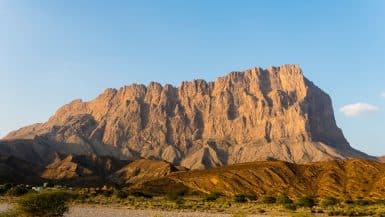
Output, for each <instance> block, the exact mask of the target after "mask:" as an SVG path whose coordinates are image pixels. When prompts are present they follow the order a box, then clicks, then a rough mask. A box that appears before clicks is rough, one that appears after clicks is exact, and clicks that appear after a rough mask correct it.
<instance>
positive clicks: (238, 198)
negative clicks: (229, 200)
mask: <svg viewBox="0 0 385 217" xmlns="http://www.w3.org/2000/svg"><path fill="white" fill-rule="evenodd" d="M234 201H235V202H236V203H246V202H247V199H246V196H245V195H243V194H238V195H235V196H234Z"/></svg>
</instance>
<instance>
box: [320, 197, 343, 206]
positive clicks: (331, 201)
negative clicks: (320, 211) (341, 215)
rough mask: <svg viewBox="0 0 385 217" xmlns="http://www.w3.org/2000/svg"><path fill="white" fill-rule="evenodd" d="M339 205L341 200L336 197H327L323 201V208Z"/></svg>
mask: <svg viewBox="0 0 385 217" xmlns="http://www.w3.org/2000/svg"><path fill="white" fill-rule="evenodd" d="M338 203H339V200H338V199H337V198H335V197H326V198H325V199H323V200H322V201H321V205H322V206H335V205H337V204H338Z"/></svg>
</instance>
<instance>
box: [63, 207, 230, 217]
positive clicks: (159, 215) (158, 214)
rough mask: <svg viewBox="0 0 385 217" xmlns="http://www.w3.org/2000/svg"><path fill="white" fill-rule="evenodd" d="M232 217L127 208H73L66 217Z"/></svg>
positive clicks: (227, 216)
mask: <svg viewBox="0 0 385 217" xmlns="http://www.w3.org/2000/svg"><path fill="white" fill-rule="evenodd" d="M84 216H88V217H104V216H113V217H231V215H228V214H210V213H204V212H178V211H156V210H130V209H125V208H109V207H100V206H95V207H92V206H75V207H71V209H70V212H69V214H67V215H66V217H84Z"/></svg>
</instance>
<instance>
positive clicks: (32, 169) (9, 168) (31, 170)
mask: <svg viewBox="0 0 385 217" xmlns="http://www.w3.org/2000/svg"><path fill="white" fill-rule="evenodd" d="M43 170H44V168H43V167H40V166H39V165H34V164H31V163H30V162H27V161H24V160H20V159H17V158H15V157H13V156H7V157H0V183H3V184H4V183H28V184H36V183H41V182H42V179H41V178H40V177H39V175H38V174H40V173H41V172H42V171H43Z"/></svg>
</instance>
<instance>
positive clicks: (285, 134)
mask: <svg viewBox="0 0 385 217" xmlns="http://www.w3.org/2000/svg"><path fill="white" fill-rule="evenodd" d="M55 152H59V153H72V154H96V155H103V156H106V155H107V156H113V157H117V158H120V159H136V158H146V159H155V160H164V161H167V162H170V163H172V164H174V165H181V166H184V167H186V168H190V169H202V168H208V167H218V166H222V165H229V164H235V163H243V162H252V161H258V160H266V159H279V160H284V161H289V162H295V163H304V162H313V161H321V160H326V159H345V158H351V157H361V158H370V157H369V156H367V155H365V154H364V153H361V152H359V151H356V150H355V149H353V148H352V147H351V146H350V145H349V143H348V142H347V140H346V139H345V137H344V135H343V133H342V131H341V130H340V129H339V128H338V127H337V125H336V121H335V119H334V112H333V108H332V102H331V99H330V97H329V96H328V95H327V94H326V93H325V92H323V91H322V90H321V89H320V88H318V87H317V86H316V85H314V84H313V83H312V82H310V81H309V80H308V79H307V78H305V77H304V75H303V72H302V70H301V69H300V67H299V66H298V65H283V66H280V67H270V68H268V69H261V68H253V69H250V70H246V71H243V72H231V73H230V74H228V75H227V76H224V77H220V78H218V79H217V80H215V81H213V82H206V81H204V80H194V81H191V82H183V83H182V84H181V85H180V86H179V87H173V86H171V85H164V86H162V85H161V84H158V83H154V82H153V83H150V84H149V85H148V86H145V85H139V84H133V85H129V86H125V87H122V88H120V89H107V90H105V91H104V92H103V93H102V94H101V95H99V96H98V97H97V98H95V99H94V100H91V101H89V102H83V101H82V100H75V101H73V102H71V103H69V104H67V105H65V106H63V107H62V108H60V109H59V110H58V111H57V112H56V114H54V115H53V116H52V117H51V118H50V119H49V120H48V121H47V122H46V123H41V124H35V125H32V126H27V127H25V128H22V129H19V130H17V131H14V132H12V133H10V134H9V135H7V136H6V137H5V138H4V139H3V140H2V141H0V154H1V155H15V156H17V157H19V158H21V159H24V160H29V161H38V162H44V161H45V160H46V158H47V157H46V156H49V154H50V153H55Z"/></svg>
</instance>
